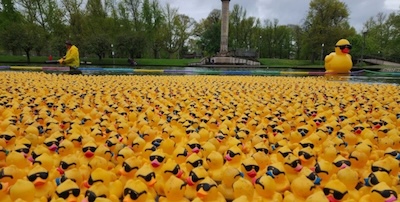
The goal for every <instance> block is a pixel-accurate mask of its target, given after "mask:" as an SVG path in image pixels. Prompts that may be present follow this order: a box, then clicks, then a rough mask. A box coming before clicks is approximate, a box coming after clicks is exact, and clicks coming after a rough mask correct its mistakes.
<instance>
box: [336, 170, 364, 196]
mask: <svg viewBox="0 0 400 202" xmlns="http://www.w3.org/2000/svg"><path fill="white" fill-rule="evenodd" d="M358 178H359V176H358V173H357V171H355V170H353V169H352V168H351V167H346V168H344V169H341V170H339V171H338V172H337V179H338V180H340V181H341V182H343V184H345V185H346V187H347V190H348V192H349V197H348V198H349V199H352V200H354V201H358V200H359V199H360V196H361V195H360V193H359V191H358V190H357V189H356V187H357V185H358V182H359V181H358Z"/></svg>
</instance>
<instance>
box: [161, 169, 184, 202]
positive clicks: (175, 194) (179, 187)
mask: <svg viewBox="0 0 400 202" xmlns="http://www.w3.org/2000/svg"><path fill="white" fill-rule="evenodd" d="M164 189H165V195H166V196H167V198H170V199H171V200H173V199H180V198H182V197H183V196H184V194H185V191H186V183H185V182H184V181H183V180H181V179H179V178H178V177H175V176H174V175H173V176H171V177H170V178H169V179H168V180H167V181H166V182H165V188H164Z"/></svg>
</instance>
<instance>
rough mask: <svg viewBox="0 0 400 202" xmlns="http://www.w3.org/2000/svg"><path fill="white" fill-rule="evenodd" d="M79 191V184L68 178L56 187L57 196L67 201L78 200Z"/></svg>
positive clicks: (74, 201) (73, 201) (75, 201)
mask: <svg viewBox="0 0 400 202" xmlns="http://www.w3.org/2000/svg"><path fill="white" fill-rule="evenodd" d="M80 192H81V190H80V189H79V186H78V185H77V184H76V183H75V182H73V181H72V180H70V179H67V180H65V181H64V182H63V183H61V184H60V185H59V186H57V189H56V195H57V197H58V198H62V199H64V200H65V201H67V202H78V196H79V194H80Z"/></svg>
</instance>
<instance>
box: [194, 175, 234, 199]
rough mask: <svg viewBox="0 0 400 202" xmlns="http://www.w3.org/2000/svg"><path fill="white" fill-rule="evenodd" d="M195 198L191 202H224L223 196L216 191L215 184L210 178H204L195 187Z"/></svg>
mask: <svg viewBox="0 0 400 202" xmlns="http://www.w3.org/2000/svg"><path fill="white" fill-rule="evenodd" d="M196 190H197V197H196V198H195V199H194V200H193V202H213V201H221V202H225V201H226V200H225V198H224V196H223V195H222V194H221V193H220V192H219V191H218V187H217V183H215V181H214V180H212V179H211V178H210V177H206V178H205V179H204V180H202V181H201V182H200V183H199V184H198V185H197V186H196Z"/></svg>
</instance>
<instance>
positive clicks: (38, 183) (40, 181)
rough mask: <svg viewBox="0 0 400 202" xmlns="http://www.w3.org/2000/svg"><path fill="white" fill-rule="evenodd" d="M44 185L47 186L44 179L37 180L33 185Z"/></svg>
mask: <svg viewBox="0 0 400 202" xmlns="http://www.w3.org/2000/svg"><path fill="white" fill-rule="evenodd" d="M44 184H46V180H43V179H42V178H37V179H36V180H35V181H33V185H35V187H38V186H42V185H44Z"/></svg>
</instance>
